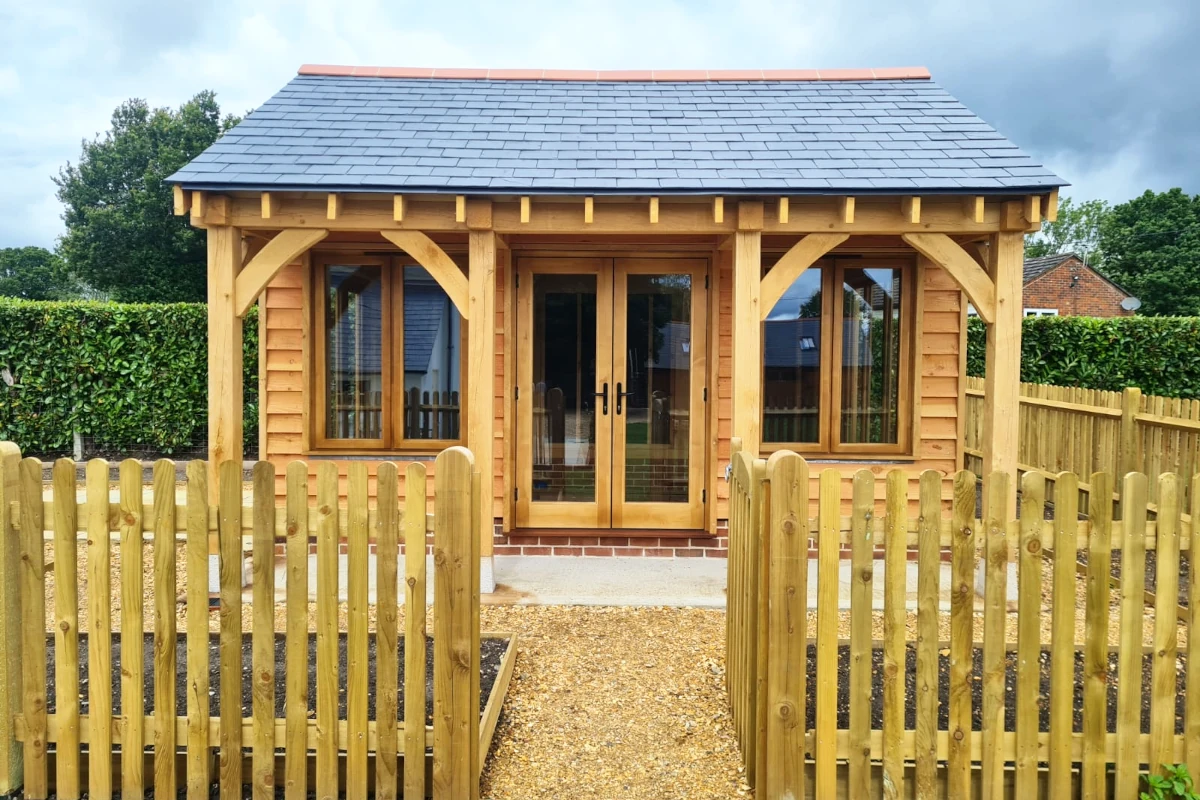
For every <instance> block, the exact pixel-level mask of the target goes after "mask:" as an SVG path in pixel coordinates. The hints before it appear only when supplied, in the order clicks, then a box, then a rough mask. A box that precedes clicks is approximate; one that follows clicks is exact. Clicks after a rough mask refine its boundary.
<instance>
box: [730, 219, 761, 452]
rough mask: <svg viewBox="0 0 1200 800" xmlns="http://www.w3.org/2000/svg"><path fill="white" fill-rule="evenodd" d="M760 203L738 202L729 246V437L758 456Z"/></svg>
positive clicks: (759, 424) (759, 395)
mask: <svg viewBox="0 0 1200 800" xmlns="http://www.w3.org/2000/svg"><path fill="white" fill-rule="evenodd" d="M762 221H763V206H762V203H761V202H757V201H749V200H743V201H742V202H740V203H738V231H737V233H735V234H734V247H733V435H734V436H739V437H741V439H742V449H743V450H745V451H746V452H747V453H749V454H750V455H751V456H753V457H755V458H757V457H758V448H759V444H760V443H761V440H762V324H761V323H760V320H761V319H762V314H761V310H760V309H759V303H760V291H761V285H762Z"/></svg>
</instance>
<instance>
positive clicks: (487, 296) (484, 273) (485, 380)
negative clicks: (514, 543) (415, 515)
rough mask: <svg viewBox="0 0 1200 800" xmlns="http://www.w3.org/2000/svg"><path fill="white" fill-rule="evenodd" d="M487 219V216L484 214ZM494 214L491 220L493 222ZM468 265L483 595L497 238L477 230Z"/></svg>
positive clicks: (470, 402)
mask: <svg viewBox="0 0 1200 800" xmlns="http://www.w3.org/2000/svg"><path fill="white" fill-rule="evenodd" d="M481 216H482V215H481ZM490 218H491V214H490V213H489V214H487V215H486V219H487V221H488V222H489V223H490V221H491V219H490ZM468 258H469V262H468V265H467V267H468V269H467V271H468V275H467V281H468V300H467V302H468V307H469V309H470V312H469V320H468V322H467V335H468V346H467V407H466V411H467V449H469V450H470V451H471V453H472V454H474V456H475V464H476V466H477V467H478V469H479V471H480V472H481V473H482V474H483V476H484V480H483V486H484V490H483V491H482V492H480V499H479V503H480V508H479V511H480V514H479V521H480V524H479V528H480V529H479V532H478V536H479V554H480V585H481V587H482V591H485V592H492V591H495V585H496V583H495V579H494V577H493V575H492V535H493V521H494V520H495V514H494V513H493V512H492V494H493V492H492V483H493V481H492V474H493V470H494V467H493V462H492V444H493V442H492V438H493V436H494V435H495V424H494V423H495V420H494V411H495V401H494V395H495V387H496V377H495V370H496V234H495V233H494V232H493V231H492V230H491V229H490V228H489V229H487V230H472V231H471V233H470V249H469V256H468Z"/></svg>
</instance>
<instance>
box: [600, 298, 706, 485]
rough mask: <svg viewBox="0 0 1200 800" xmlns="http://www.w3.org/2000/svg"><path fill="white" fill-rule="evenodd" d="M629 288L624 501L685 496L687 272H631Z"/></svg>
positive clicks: (689, 339) (689, 348)
mask: <svg viewBox="0 0 1200 800" xmlns="http://www.w3.org/2000/svg"><path fill="white" fill-rule="evenodd" d="M628 291H629V295H628V311H627V316H626V319H625V325H626V336H627V339H626V348H627V350H626V353H625V377H626V379H627V380H628V384H627V385H626V386H624V387H622V388H623V389H624V391H626V392H629V396H628V397H626V398H624V406H625V412H624V413H625V502H627V503H686V502H687V501H688V455H689V453H688V450H689V443H690V437H689V436H688V427H689V412H690V409H691V391H690V390H691V378H692V374H691V373H692V355H691V354H692V278H691V276H690V275H630V276H629V286H628ZM618 324H619V322H618Z"/></svg>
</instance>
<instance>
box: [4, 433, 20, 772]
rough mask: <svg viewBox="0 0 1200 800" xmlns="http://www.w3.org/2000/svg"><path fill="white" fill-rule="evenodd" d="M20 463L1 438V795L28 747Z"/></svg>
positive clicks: (12, 448) (12, 447) (14, 450)
mask: <svg viewBox="0 0 1200 800" xmlns="http://www.w3.org/2000/svg"><path fill="white" fill-rule="evenodd" d="M20 463H21V450H20V449H19V448H18V447H17V446H16V445H15V444H13V443H12V442H0V648H3V651H4V652H3V653H0V796H7V795H11V794H15V793H16V790H17V789H18V787H20V786H21V785H22V784H23V783H24V781H25V771H24V765H25V758H24V752H25V749H24V746H23V745H22V744H21V743H20V742H18V741H17V740H16V737H15V736H14V735H13V734H14V730H13V719H14V718H15V717H16V715H17V712H19V711H20V710H21V602H20V595H19V594H18V583H19V581H18V579H17V571H18V567H19V565H20V560H21V552H20V550H21V547H20V541H19V537H18V534H17V530H16V529H15V528H14V527H13V523H14V522H15V521H16V520H15V519H14V517H13V513H12V512H13V503H14V502H15V501H16V499H17V493H18V474H17V468H18V466H19V465H20Z"/></svg>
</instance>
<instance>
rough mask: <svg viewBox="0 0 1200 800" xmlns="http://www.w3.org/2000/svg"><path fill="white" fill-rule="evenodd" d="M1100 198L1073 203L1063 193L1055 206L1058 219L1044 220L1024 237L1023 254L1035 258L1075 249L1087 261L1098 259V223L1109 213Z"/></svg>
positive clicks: (1107, 207) (1074, 251)
mask: <svg viewBox="0 0 1200 800" xmlns="http://www.w3.org/2000/svg"><path fill="white" fill-rule="evenodd" d="M1109 210H1110V209H1109V206H1108V203H1106V202H1104V201H1103V200H1086V201H1084V202H1082V203H1079V204H1076V203H1075V202H1074V201H1073V200H1072V199H1071V198H1070V197H1064V198H1063V199H1062V202H1060V203H1059V206H1058V219H1057V220H1055V221H1054V222H1043V223H1042V229H1041V230H1040V231H1039V232H1037V233H1031V234H1029V235H1028V236H1026V237H1025V257H1026V258H1038V257H1039V256H1050V255H1055V254H1057V253H1074V254H1075V255H1077V256H1079V257H1080V258H1082V259H1083V260H1084V261H1085V262H1087V263H1089V264H1094V263H1096V262H1098V261H1099V260H1100V256H1101V253H1100V224H1101V223H1102V222H1103V221H1104V218H1105V217H1106V216H1108V213H1109Z"/></svg>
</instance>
